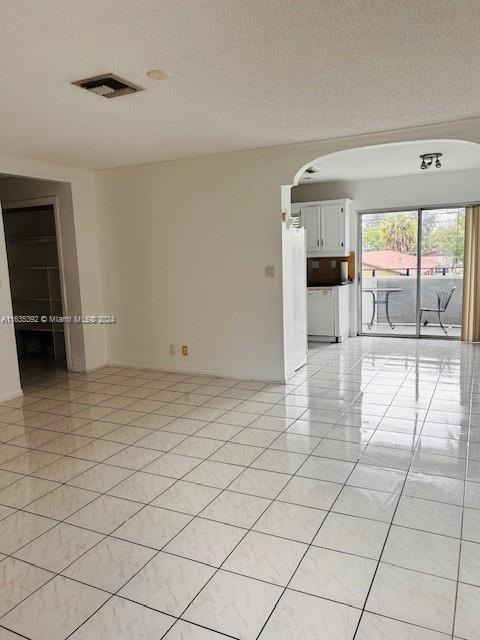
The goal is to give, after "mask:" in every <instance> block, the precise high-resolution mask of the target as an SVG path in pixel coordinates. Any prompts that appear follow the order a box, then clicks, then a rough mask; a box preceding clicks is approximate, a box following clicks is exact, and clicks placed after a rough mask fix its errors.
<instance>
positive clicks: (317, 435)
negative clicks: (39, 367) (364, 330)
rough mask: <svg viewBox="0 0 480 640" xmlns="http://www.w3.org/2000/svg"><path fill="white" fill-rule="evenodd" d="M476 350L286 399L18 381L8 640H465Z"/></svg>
mask: <svg viewBox="0 0 480 640" xmlns="http://www.w3.org/2000/svg"><path fill="white" fill-rule="evenodd" d="M479 373H480V350H479V349H478V348H477V347H475V346H472V345H465V344H462V343H458V342H448V341H431V342H428V341H415V340H399V339H388V338H378V339H375V338H367V337H365V338H358V339H351V340H349V341H347V342H345V343H343V344H341V345H317V346H315V348H313V349H312V350H311V351H310V355H309V362H308V365H307V366H306V367H305V368H304V369H302V370H301V371H299V372H298V374H297V375H296V376H295V377H294V378H292V379H291V380H290V381H289V383H288V384H287V385H279V384H272V385H269V384H262V383H257V382H252V381H238V380H227V379H220V378H213V377H205V376H196V375H195V376H186V375H173V374H168V373H160V372H151V371H134V370H128V369H118V368H107V369H104V370H102V371H99V372H96V373H94V374H90V375H81V374H67V373H66V372H54V371H51V372H42V373H35V371H30V373H29V375H28V380H27V384H26V385H25V395H24V397H23V398H22V399H18V400H14V401H10V402H6V403H3V404H2V405H0V443H1V444H0V519H1V523H0V575H1V580H0V640H13V639H15V638H17V640H18V638H30V639H31V640H57V639H58V640H63V639H65V638H72V640H80V639H82V640H96V639H97V638H102V640H110V639H112V640H113V639H115V640H131V639H132V638H138V639H141V640H159V639H160V638H165V639H166V640H215V639H216V640H221V638H225V637H231V638H232V637H233V638H237V639H240V640H253V639H256V638H259V639H260V640H300V639H301V640H318V639H322V640H323V639H325V640H353V639H354V638H355V640H383V639H388V640H442V639H443V640H447V639H448V638H450V639H452V638H453V639H454V640H477V639H478V638H480V613H479V612H480V606H479V605H480V378H479Z"/></svg>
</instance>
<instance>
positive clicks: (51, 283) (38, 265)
mask: <svg viewBox="0 0 480 640" xmlns="http://www.w3.org/2000/svg"><path fill="white" fill-rule="evenodd" d="M57 209H58V207H57V203H56V200H55V198H38V199H33V200H29V201H17V202H10V203H8V204H4V205H3V207H2V213H3V226H4V232H5V243H6V250H7V261H8V271H9V278H10V291H11V296H12V309H13V324H14V328H15V340H16V346H17V354H18V362H19V367H20V372H21V374H24V375H26V374H28V373H29V372H32V371H35V370H37V369H67V361H66V357H67V348H66V341H65V337H66V336H65V323H64V322H63V319H64V317H65V295H64V285H63V275H62V270H61V266H62V263H61V251H60V245H59V237H58V232H57V230H58V210H57Z"/></svg>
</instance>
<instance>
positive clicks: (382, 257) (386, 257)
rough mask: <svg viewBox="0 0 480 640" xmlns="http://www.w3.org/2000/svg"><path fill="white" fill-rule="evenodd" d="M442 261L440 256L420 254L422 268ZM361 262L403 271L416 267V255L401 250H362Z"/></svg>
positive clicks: (371, 265) (430, 266)
mask: <svg viewBox="0 0 480 640" xmlns="http://www.w3.org/2000/svg"><path fill="white" fill-rule="evenodd" d="M443 262H444V259H443V257H442V256H439V255H437V256H432V255H430V256H422V262H421V266H422V269H432V270H433V269H435V268H436V267H438V266H441V265H442V264H443ZM362 264H363V265H367V266H369V267H373V268H375V269H384V270H385V271H398V272H403V271H406V269H416V267H417V256H416V255H411V254H410V253H402V252H401V251H392V250H387V251H364V252H363V253H362Z"/></svg>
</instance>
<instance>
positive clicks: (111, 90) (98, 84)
mask: <svg viewBox="0 0 480 640" xmlns="http://www.w3.org/2000/svg"><path fill="white" fill-rule="evenodd" d="M72 84H74V85H75V86H77V87H80V88H81V89H86V90H87V91H90V92H91V93H95V94H97V95H98V96H102V97H104V98H118V97H120V96H126V95H128V94H130V93H137V91H142V90H143V89H142V87H139V86H137V85H135V84H133V83H132V82H127V80H122V78H119V77H118V76H116V75H114V74H113V73H105V74H103V75H101V76H94V77H92V78H85V79H84V80H77V81H76V82H72Z"/></svg>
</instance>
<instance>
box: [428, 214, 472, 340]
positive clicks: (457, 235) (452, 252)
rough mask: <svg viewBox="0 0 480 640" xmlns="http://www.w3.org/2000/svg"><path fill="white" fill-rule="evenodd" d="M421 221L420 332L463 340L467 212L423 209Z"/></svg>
mask: <svg viewBox="0 0 480 640" xmlns="http://www.w3.org/2000/svg"><path fill="white" fill-rule="evenodd" d="M421 221H422V224H421V230H422V234H421V252H420V290H419V296H420V301H419V302H420V304H419V306H420V309H419V333H420V335H421V336H440V337H442V336H443V337H445V336H448V337H451V338H459V337H460V332H461V327H462V293H463V248H464V244H465V209H464V208H463V207H462V208H455V209H428V210H422V211H421Z"/></svg>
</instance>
